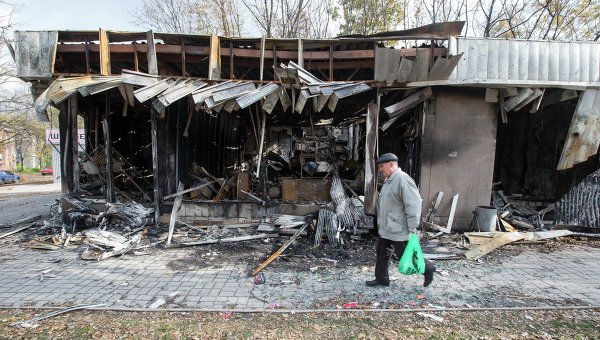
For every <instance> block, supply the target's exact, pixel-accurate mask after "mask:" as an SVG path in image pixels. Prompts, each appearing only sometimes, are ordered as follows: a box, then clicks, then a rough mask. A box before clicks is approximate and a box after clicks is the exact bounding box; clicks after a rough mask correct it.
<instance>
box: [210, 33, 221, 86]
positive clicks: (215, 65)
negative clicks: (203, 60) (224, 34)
mask: <svg viewBox="0 0 600 340" xmlns="http://www.w3.org/2000/svg"><path fill="white" fill-rule="evenodd" d="M208 79H209V80H221V46H220V39H219V36H218V35H214V34H211V35H210V55H209V57H208Z"/></svg>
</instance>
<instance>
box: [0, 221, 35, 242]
mask: <svg viewBox="0 0 600 340" xmlns="http://www.w3.org/2000/svg"><path fill="white" fill-rule="evenodd" d="M34 225H35V223H34V224H30V225H26V226H24V227H20V228H17V229H15V230H12V231H9V232H7V233H5V234H2V235H0V239H2V238H5V237H7V236H10V235H13V234H16V233H18V232H20V231H23V230H25V229H27V228H29V227H33V226H34Z"/></svg>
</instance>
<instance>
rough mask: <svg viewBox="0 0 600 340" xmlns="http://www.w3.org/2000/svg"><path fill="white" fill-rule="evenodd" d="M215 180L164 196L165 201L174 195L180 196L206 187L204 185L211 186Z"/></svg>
mask: <svg viewBox="0 0 600 340" xmlns="http://www.w3.org/2000/svg"><path fill="white" fill-rule="evenodd" d="M214 182H215V181H210V182H208V183H204V184H201V185H198V186H195V187H192V188H189V189H185V190H182V191H178V192H176V193H174V194H171V195H167V196H165V197H163V201H166V200H168V199H171V198H173V197H177V196H179V195H183V194H186V193H188V192H190V191H194V190H197V189H202V188H204V187H207V186H209V185H211V184H213V183H214Z"/></svg>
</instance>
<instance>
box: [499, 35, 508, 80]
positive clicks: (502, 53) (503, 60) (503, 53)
mask: <svg viewBox="0 0 600 340" xmlns="http://www.w3.org/2000/svg"><path fill="white" fill-rule="evenodd" d="M509 49H510V47H509V41H508V40H500V45H499V47H498V79H501V80H508V79H509V78H508V64H509V59H508V53H509Z"/></svg>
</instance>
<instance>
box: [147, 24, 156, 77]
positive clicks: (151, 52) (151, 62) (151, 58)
mask: <svg viewBox="0 0 600 340" xmlns="http://www.w3.org/2000/svg"><path fill="white" fill-rule="evenodd" d="M146 40H147V42H148V43H147V44H146V46H145V47H146V48H147V50H146V58H147V59H148V74H152V75H155V76H157V75H158V57H157V56H156V53H157V50H156V43H155V42H154V32H152V31H151V30H150V31H148V32H146Z"/></svg>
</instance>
